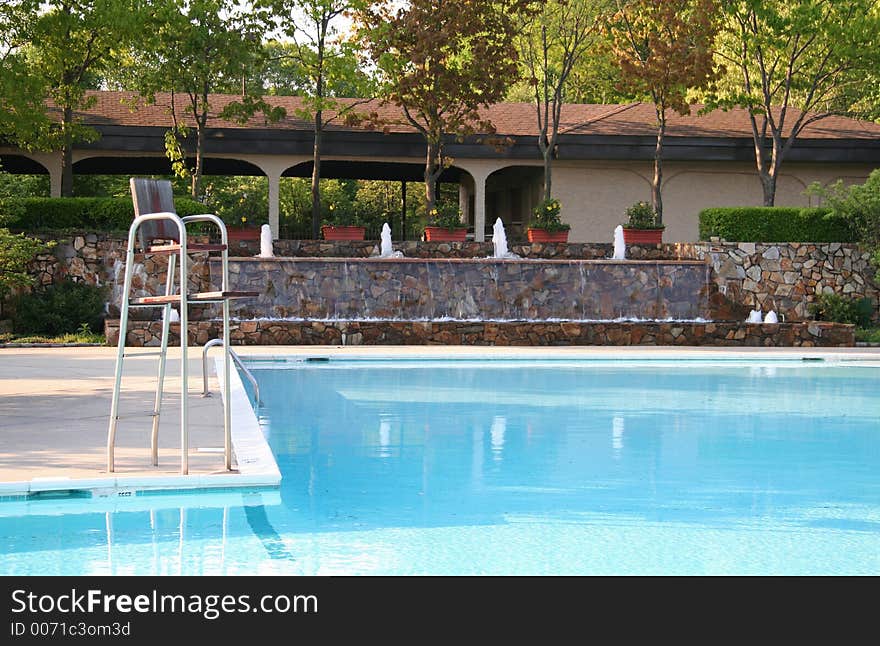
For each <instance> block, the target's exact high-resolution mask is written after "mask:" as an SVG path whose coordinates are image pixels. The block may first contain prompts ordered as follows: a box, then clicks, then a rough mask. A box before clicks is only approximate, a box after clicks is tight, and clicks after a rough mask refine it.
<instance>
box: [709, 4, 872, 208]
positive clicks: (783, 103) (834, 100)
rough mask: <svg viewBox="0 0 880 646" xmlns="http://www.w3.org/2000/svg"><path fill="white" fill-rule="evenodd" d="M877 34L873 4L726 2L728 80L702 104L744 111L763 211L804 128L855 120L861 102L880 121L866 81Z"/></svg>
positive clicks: (771, 200)
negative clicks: (833, 119) (840, 117)
mask: <svg viewBox="0 0 880 646" xmlns="http://www.w3.org/2000/svg"><path fill="white" fill-rule="evenodd" d="M878 34H880V14H878V9H877V2H876V0H786V1H785V2H782V1H780V0H773V1H769V2H767V1H765V0H739V1H735V2H731V3H729V8H728V12H727V20H726V23H725V28H724V32H723V36H722V38H721V40H720V47H719V56H720V57H721V58H722V59H723V60H724V62H725V64H726V65H727V66H728V67H729V68H730V70H731V72H732V73H733V75H732V76H731V77H730V78H729V79H727V80H728V83H727V84H726V86H722V88H721V89H722V90H724V91H719V92H718V93H717V94H716V95H714V96H710V98H709V101H708V102H707V103H708V104H709V105H710V106H711V107H715V106H720V107H723V108H729V107H732V106H735V105H738V106H742V107H743V108H745V109H746V110H747V111H748V113H749V120H750V124H751V130H752V138H753V140H754V145H755V163H756V165H757V169H758V174H759V176H760V179H761V186H762V188H763V193H764V206H773V203H774V201H775V198H776V183H777V180H778V177H779V171H780V168H781V166H782V162H783V160H784V158H785V156H786V154H787V153H788V151H789V150H791V147H792V146H793V145H794V143H795V141H796V140H797V138H798V136H800V134H801V133H802V132H803V131H804V129H805V128H806V127H807V126H809V125H810V124H812V123H816V122H817V121H819V120H821V119H824V118H826V117H828V116H830V115H833V114H848V115H859V112H860V111H859V110H858V109H857V107H858V106H859V104H860V103H862V109H863V110H864V112H862V113H861V115H860V116H871V117H874V118H876V117H877V116H878V113H877V104H876V103H875V102H874V101H876V98H877V94H878V93H877V89H876V83H875V84H874V85H873V86H872V84H871V83H870V78H871V76H872V75H873V78H874V79H876V78H877V69H878V67H880V58H878V52H880V36H878ZM734 75H735V76H734ZM866 81H868V82H866ZM872 95H873V101H872V98H871V97H872ZM872 110H873V111H874V113H873V114H871V111H872Z"/></svg>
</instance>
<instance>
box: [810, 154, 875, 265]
mask: <svg viewBox="0 0 880 646" xmlns="http://www.w3.org/2000/svg"><path fill="white" fill-rule="evenodd" d="M807 190H808V192H809V193H812V194H815V195H819V196H820V197H821V198H822V200H823V202H824V203H825V204H826V205H827V206H828V208H830V209H831V212H832V214H833V215H834V216H835V217H839V218H842V219H844V220H845V221H846V222H847V223H849V225H850V226H851V227H852V228H853V230H854V231H855V232H856V235H857V236H858V240H859V242H861V243H862V244H864V245H865V246H867V247H868V249H870V250H871V254H872V259H871V261H872V263H873V265H874V266H875V267H877V268H878V274H880V168H878V169H876V170H874V171H873V172H872V173H871V174H870V175H869V176H868V179H867V180H865V183H864V184H856V185H854V186H848V187H847V186H844V184H843V182H837V183H835V184H832V185H831V186H829V187H826V188H823V187H821V186H818V185H816V184H813V185H811V186H810V188H809V189H807Z"/></svg>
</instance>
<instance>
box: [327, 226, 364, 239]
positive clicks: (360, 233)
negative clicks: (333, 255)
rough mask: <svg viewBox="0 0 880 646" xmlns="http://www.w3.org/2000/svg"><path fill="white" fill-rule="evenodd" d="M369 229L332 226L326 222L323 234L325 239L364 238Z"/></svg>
mask: <svg viewBox="0 0 880 646" xmlns="http://www.w3.org/2000/svg"><path fill="white" fill-rule="evenodd" d="M366 231H367V229H366V228H365V227H353V226H331V225H328V224H325V225H324V226H322V227H321V235H323V236H324V240H363V239H364V234H365V233H366Z"/></svg>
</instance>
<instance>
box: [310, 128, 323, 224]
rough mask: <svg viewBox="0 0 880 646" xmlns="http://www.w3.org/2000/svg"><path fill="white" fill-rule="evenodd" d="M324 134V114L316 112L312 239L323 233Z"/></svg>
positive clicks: (313, 150)
mask: <svg viewBox="0 0 880 646" xmlns="http://www.w3.org/2000/svg"><path fill="white" fill-rule="evenodd" d="M323 132H324V122H323V113H322V111H321V110H316V111H315V145H314V147H313V148H312V238H313V239H315V240H317V239H318V238H319V237H320V232H321V142H322V135H323Z"/></svg>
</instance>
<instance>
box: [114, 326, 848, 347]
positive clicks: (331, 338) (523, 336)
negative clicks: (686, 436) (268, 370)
mask: <svg viewBox="0 0 880 646" xmlns="http://www.w3.org/2000/svg"><path fill="white" fill-rule="evenodd" d="M220 327H221V326H220V324H219V322H218V321H200V322H194V323H191V324H190V335H189V336H190V338H189V340H190V343H194V344H200V345H203V344H204V343H206V342H207V341H208V340H210V339H214V338H218V337H219V336H220ZM231 328H232V329H231V331H230V336H231V339H232V342H233V344H235V345H438V344H444V345H498V346H502V345H521V346H552V345H573V346H578V345H605V346H613V345H646V346H651V345H681V346H703V345H705V346H757V347H792V346H798V347H805V348H808V347H844V346H852V345H854V344H855V333H854V328H853V326H852V325H840V324H836V323H818V322H813V321H810V322H804V323H779V324H776V325H752V324H748V323H616V322H612V323H532V322H510V323H470V322H456V321H451V322H439V323H438V322H418V321H348V322H346V321H332V322H327V321H323V322H322V321H239V322H234V323H232V325H231ZM161 331H162V325H161V323H160V322H158V321H133V322H132V323H131V324H130V325H129V330H128V336H127V338H126V343H127V345H129V346H133V347H139V346H158V345H159V341H160V335H161ZM105 333H106V335H107V342H108V344H110V345H115V344H116V343H118V341H119V321H118V320H115V321H110V320H108V321H107V324H106V328H105ZM179 335H180V326H179V324H172V325H171V343H172V345H179V343H180V337H179Z"/></svg>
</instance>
